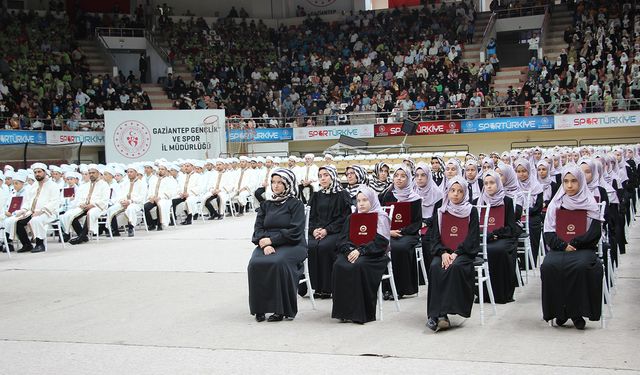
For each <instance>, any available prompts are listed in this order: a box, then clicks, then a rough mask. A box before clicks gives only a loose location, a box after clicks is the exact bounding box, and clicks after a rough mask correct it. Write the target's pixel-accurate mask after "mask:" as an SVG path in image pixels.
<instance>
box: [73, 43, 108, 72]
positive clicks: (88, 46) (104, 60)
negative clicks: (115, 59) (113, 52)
mask: <svg viewBox="0 0 640 375" xmlns="http://www.w3.org/2000/svg"><path fill="white" fill-rule="evenodd" d="M77 43H78V46H79V47H80V49H81V50H82V52H83V53H84V56H85V59H86V61H87V64H89V71H90V72H91V74H92V75H94V76H96V75H105V74H108V75H109V76H111V75H112V73H113V71H112V66H111V65H112V63H111V62H110V61H109V59H108V57H107V56H105V55H104V53H103V52H102V50H101V49H100V47H99V46H98V44H97V43H98V42H97V41H96V40H94V39H86V40H78V41H77Z"/></svg>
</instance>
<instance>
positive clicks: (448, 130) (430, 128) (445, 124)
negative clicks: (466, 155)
mask: <svg viewBox="0 0 640 375" xmlns="http://www.w3.org/2000/svg"><path fill="white" fill-rule="evenodd" d="M456 133H460V121H422V122H419V123H418V126H416V135H434V134H456ZM394 135H404V132H403V131H402V124H399V123H393V124H378V125H376V126H375V136H376V137H391V136H394Z"/></svg>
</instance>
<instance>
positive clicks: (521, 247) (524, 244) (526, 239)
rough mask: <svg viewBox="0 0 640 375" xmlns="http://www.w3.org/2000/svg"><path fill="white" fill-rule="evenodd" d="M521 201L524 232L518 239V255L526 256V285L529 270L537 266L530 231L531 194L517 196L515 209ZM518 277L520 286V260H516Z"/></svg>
mask: <svg viewBox="0 0 640 375" xmlns="http://www.w3.org/2000/svg"><path fill="white" fill-rule="evenodd" d="M519 199H522V202H523V203H522V218H521V220H522V219H524V223H523V226H524V228H523V229H524V232H523V233H522V235H521V236H520V238H518V255H520V254H522V255H523V256H524V269H525V274H524V275H525V282H524V284H528V283H529V269H530V268H532V267H531V265H534V264H535V261H534V259H533V250H532V249H531V232H530V231H529V201H530V199H531V192H529V191H523V192H520V193H518V194H517V195H516V199H515V200H514V202H515V203H516V204H514V209H515V208H516V207H517V202H518V200H519ZM532 270H533V275H534V276H535V269H533V268H532ZM516 277H518V279H519V280H518V284H519V285H520V286H522V285H523V283H522V274H521V273H520V259H517V260H516Z"/></svg>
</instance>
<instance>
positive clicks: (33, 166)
mask: <svg viewBox="0 0 640 375" xmlns="http://www.w3.org/2000/svg"><path fill="white" fill-rule="evenodd" d="M36 169H42V170H43V171H45V172H46V171H47V165H46V164H44V163H33V164H31V170H34V171H35V170H36Z"/></svg>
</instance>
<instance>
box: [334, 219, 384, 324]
mask: <svg viewBox="0 0 640 375" xmlns="http://www.w3.org/2000/svg"><path fill="white" fill-rule="evenodd" d="M349 224H350V218H347V220H346V223H345V225H344V226H343V230H342V232H340V237H339V240H338V251H339V255H338V257H337V259H336V262H335V263H334V264H333V309H332V311H331V317H332V318H336V319H345V320H351V321H353V322H357V323H366V322H370V321H373V320H376V301H377V291H378V287H379V285H380V280H381V279H382V275H384V272H385V270H386V269H387V263H388V262H389V257H388V256H387V255H386V251H387V248H388V246H389V240H387V239H386V238H385V237H383V236H381V235H380V234H376V237H375V238H374V240H373V241H372V242H369V243H366V244H364V245H362V246H360V247H357V246H355V245H354V244H353V243H352V242H351V241H349ZM354 248H358V249H359V251H360V256H359V257H358V259H356V261H355V263H351V262H349V261H348V260H347V256H348V255H349V253H350V252H351V251H352V250H353V249H354Z"/></svg>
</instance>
